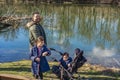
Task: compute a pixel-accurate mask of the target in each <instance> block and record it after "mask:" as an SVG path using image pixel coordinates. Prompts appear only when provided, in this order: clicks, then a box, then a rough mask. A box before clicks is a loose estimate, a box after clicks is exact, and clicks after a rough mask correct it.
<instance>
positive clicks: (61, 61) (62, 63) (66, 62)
mask: <svg viewBox="0 0 120 80" xmlns="http://www.w3.org/2000/svg"><path fill="white" fill-rule="evenodd" d="M59 62H60V63H61V65H62V66H63V67H64V68H65V69H68V64H69V63H71V62H72V58H71V57H69V58H68V60H67V61H64V60H63V58H61V59H60V60H59Z"/></svg>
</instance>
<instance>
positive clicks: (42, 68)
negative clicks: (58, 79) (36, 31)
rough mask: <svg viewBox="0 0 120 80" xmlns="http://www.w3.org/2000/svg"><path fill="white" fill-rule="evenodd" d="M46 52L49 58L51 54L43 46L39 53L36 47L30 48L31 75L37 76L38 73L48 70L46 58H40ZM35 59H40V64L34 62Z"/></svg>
mask: <svg viewBox="0 0 120 80" xmlns="http://www.w3.org/2000/svg"><path fill="white" fill-rule="evenodd" d="M46 51H47V52H48V56H49V55H50V54H51V52H50V50H49V49H48V48H47V47H46V46H45V45H44V46H43V47H42V48H41V51H40V52H39V51H38V48H37V46H34V47H33V48H32V50H31V55H30V58H31V60H32V68H31V70H32V72H33V74H36V75H38V74H39V71H40V72H46V71H48V70H50V67H49V64H48V62H47V59H46V57H45V56H42V54H43V53H44V52H46ZM37 57H39V58H40V62H36V61H35V58H37Z"/></svg>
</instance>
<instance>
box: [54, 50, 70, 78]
mask: <svg viewBox="0 0 120 80" xmlns="http://www.w3.org/2000/svg"><path fill="white" fill-rule="evenodd" d="M71 62H72V58H71V57H69V54H68V53H67V52H65V53H64V54H63V55H62V58H61V59H60V60H59V66H56V65H54V66H53V67H52V72H53V73H54V74H55V75H56V76H57V77H58V78H61V70H62V69H61V67H60V65H62V67H63V68H65V69H66V70H68V69H69V67H70V63H71ZM63 78H64V80H69V79H68V75H67V74H66V72H64V71H63Z"/></svg>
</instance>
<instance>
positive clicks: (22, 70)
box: [0, 60, 120, 80]
mask: <svg viewBox="0 0 120 80" xmlns="http://www.w3.org/2000/svg"><path fill="white" fill-rule="evenodd" d="M49 64H50V67H51V66H52V65H55V64H56V65H57V63H56V62H49ZM30 66H31V61H29V60H23V61H16V62H9V63H1V64H0V74H14V75H20V76H24V77H26V78H29V79H30V80H34V78H33V76H32V73H31V69H30ZM78 74H80V76H81V77H85V78H89V79H91V80H120V69H115V68H105V67H102V66H100V65H91V64H89V63H86V64H85V65H84V66H83V67H81V68H79V69H78ZM78 74H74V76H75V77H77V76H78ZM44 79H45V80H50V79H52V80H59V79H58V78H57V77H56V76H55V75H54V74H53V73H52V72H51V71H48V72H46V73H44Z"/></svg>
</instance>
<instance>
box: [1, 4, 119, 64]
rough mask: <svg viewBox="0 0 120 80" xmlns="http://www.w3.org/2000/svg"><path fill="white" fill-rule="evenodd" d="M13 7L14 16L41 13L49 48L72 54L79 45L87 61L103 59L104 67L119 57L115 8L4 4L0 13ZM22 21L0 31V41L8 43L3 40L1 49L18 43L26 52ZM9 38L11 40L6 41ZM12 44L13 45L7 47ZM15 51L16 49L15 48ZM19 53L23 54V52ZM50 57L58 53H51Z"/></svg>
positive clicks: (2, 13)
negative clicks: (12, 27)
mask: <svg viewBox="0 0 120 80" xmlns="http://www.w3.org/2000/svg"><path fill="white" fill-rule="evenodd" d="M8 7H9V8H8ZM13 7H14V8H15V10H14V15H15V16H18V17H23V16H31V14H32V12H34V11H36V10H37V11H39V12H40V13H41V16H43V21H42V22H41V24H42V25H43V26H44V29H45V31H46V34H47V41H48V46H49V47H54V48H56V49H58V50H60V51H68V52H69V53H70V55H71V56H73V53H74V49H75V48H76V47H79V48H81V49H82V50H84V51H85V55H86V56H87V58H88V61H89V62H91V63H100V64H102V63H103V60H104V59H105V60H104V63H103V64H106V63H107V64H106V65H107V66H111V65H110V64H114V63H116V62H115V60H117V61H118V62H119V61H120V59H119V58H118V56H120V54H119V51H120V47H119V44H120V35H119V34H120V10H119V7H112V6H89V5H86V6H85V5H37V6H35V5H32V4H31V5H28V4H27V5H13V6H10V5H9V6H7V5H5V6H4V7H3V9H0V12H1V13H0V15H5V14H6V15H8V14H7V11H9V10H8V9H12V8H13ZM14 15H13V16H14ZM26 22H27V21H26V20H23V21H21V22H20V24H19V27H17V28H14V29H9V30H8V31H7V32H5V33H4V34H3V33H0V41H3V43H2V44H3V45H8V44H6V43H7V42H9V45H8V46H2V45H0V50H1V51H3V50H2V49H1V48H3V49H5V48H6V47H7V48H10V49H12V50H14V48H16V47H18V46H19V45H21V46H19V48H21V49H22V47H23V46H24V49H25V50H26V51H25V52H29V50H28V46H29V45H28V32H27V30H26V29H25V27H24V26H25V24H26ZM26 36H27V37H26ZM4 39H7V40H8V41H5V40H4ZM11 39H12V41H10V40H11ZM17 41H18V43H17ZM19 41H20V42H21V43H22V44H20V43H19ZM14 42H16V43H14ZM26 43H27V44H26ZM13 44H15V45H16V46H13V47H11V45H13ZM15 51H19V50H18V49H15ZM15 53H19V52H15ZM19 54H20V53H19ZM1 55H2V54H1ZM21 55H23V56H24V54H21ZM52 56H59V55H57V54H52ZM96 59H97V62H96ZM105 61H106V62H105ZM114 65H115V64H114ZM116 65H117V63H116ZM118 66H119V65H118Z"/></svg>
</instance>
